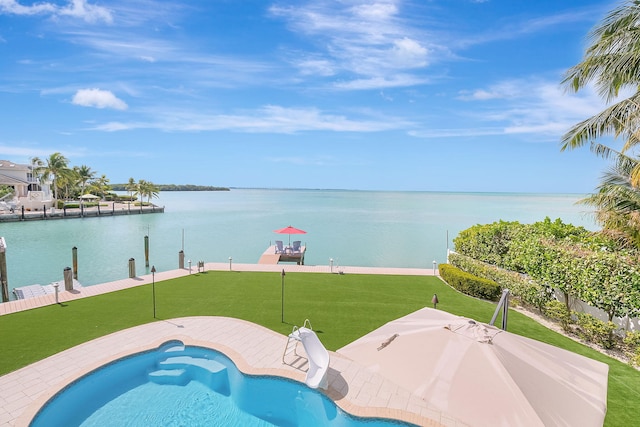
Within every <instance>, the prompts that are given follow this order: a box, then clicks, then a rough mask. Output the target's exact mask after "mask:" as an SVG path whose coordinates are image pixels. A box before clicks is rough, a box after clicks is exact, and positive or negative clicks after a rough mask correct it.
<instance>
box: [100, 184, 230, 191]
mask: <svg viewBox="0 0 640 427" xmlns="http://www.w3.org/2000/svg"><path fill="white" fill-rule="evenodd" d="M127 186H128V185H127V184H111V185H110V187H111V190H112V191H129V190H127ZM156 187H157V188H158V191H231V190H230V189H229V188H228V187H214V186H211V185H192V184H181V185H178V184H157V185H156Z"/></svg>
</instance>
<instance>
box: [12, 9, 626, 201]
mask: <svg viewBox="0 0 640 427" xmlns="http://www.w3.org/2000/svg"><path fill="white" fill-rule="evenodd" d="M616 4H617V3H615V2H608V1H601V0H599V1H594V0H562V1H558V0H536V1H518V0H412V1H400V0H398V1H394V0H387V1H385V0H369V1H359V0H342V1H328V0H311V1H306V0H300V1H267V0H261V1H256V0H243V1H236V0H203V1H196V0H184V1H182V2H177V1H153V0H114V1H108V0H104V1H94V0H73V1H63V0H59V1H47V0H44V1H38V2H32V1H27V0H0V70H1V72H0V103H1V105H2V114H1V115H0V117H1V118H0V158H2V159H6V160H11V161H14V162H23V163H27V162H28V161H29V159H30V158H32V157H34V156H39V157H47V156H48V155H49V154H51V153H53V152H61V153H62V154H64V155H65V156H66V157H67V158H68V159H69V160H70V163H71V165H75V166H80V165H88V166H90V167H91V168H92V169H93V170H94V171H96V172H97V173H98V174H105V175H107V177H108V178H109V179H110V180H111V182H112V183H119V182H126V181H127V180H128V179H129V177H133V178H134V179H136V180H138V179H146V180H149V181H152V182H154V183H156V184H169V183H174V184H200V185H216V186H231V187H275V188H283V187H284V188H336V189H362V190H411V191H413V190H417V191H490V192H494V191H497V192H560V193H588V192H592V191H593V190H594V188H595V186H596V185H597V184H598V181H599V177H600V175H601V174H602V172H603V171H604V170H605V169H606V167H607V163H606V162H605V161H604V160H602V159H600V158H597V157H596V156H595V155H593V154H592V153H590V152H589V150H588V148H587V147H585V148H584V149H578V150H574V151H570V152H560V148H559V142H560V138H561V135H562V134H563V133H564V132H565V131H566V130H567V129H568V128H569V127H570V126H572V125H573V124H575V123H577V122H578V121H580V120H582V119H585V118H587V117H589V116H591V115H592V114H595V113H596V112H598V111H600V110H601V109H602V108H603V107H604V104H603V102H602V101H601V100H600V99H599V98H598V96H597V95H596V93H595V92H594V91H593V90H590V89H589V88H587V89H585V90H583V91H581V92H580V93H578V94H570V93H567V92H566V91H565V90H564V88H563V87H561V85H560V82H561V80H562V76H563V74H564V72H565V71H566V70H567V69H568V68H569V67H571V66H573V65H575V64H576V63H577V62H579V61H580V60H581V58H582V55H583V52H584V49H585V47H586V43H587V33H588V31H589V30H590V29H591V28H592V27H593V26H594V25H595V24H596V23H597V22H598V21H600V20H601V19H602V17H603V16H604V15H605V14H606V13H607V12H608V11H609V10H611V9H612V8H613V7H614V6H615V5H616Z"/></svg>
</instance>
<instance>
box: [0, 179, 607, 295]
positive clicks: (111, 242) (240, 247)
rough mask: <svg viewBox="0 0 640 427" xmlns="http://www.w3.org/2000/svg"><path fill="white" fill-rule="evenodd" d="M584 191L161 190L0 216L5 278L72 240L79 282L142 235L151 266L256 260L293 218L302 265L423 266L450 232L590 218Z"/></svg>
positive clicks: (115, 268) (114, 273) (139, 263)
mask: <svg viewBox="0 0 640 427" xmlns="http://www.w3.org/2000/svg"><path fill="white" fill-rule="evenodd" d="M583 197H584V195H576V194H506V193H439V192H376V191H344V190H266V189H255V190H254V189H233V190H231V191H221V192H162V193H160V198H159V199H155V200H154V202H155V203H156V204H157V205H160V206H165V213H164V214H149V215H130V216H117V217H101V218H84V219H68V220H50V221H29V222H17V223H1V224H0V236H4V237H5V239H6V242H7V247H8V248H7V270H8V273H7V275H8V279H9V287H10V288H14V287H19V286H25V285H31V284H35V283H39V284H42V285H45V284H48V283H50V282H53V281H58V280H62V279H63V270H64V268H65V267H71V266H72V248H73V247H74V246H75V247H77V248H78V280H79V281H80V283H82V284H83V285H84V286H88V285H93V284H96V283H104V282H109V281H113V280H119V279H123V278H126V277H128V273H129V270H128V260H129V258H134V259H135V260H136V273H137V274H138V275H143V274H148V273H149V270H150V268H146V267H145V265H144V236H145V235H148V236H149V243H150V244H149V246H150V255H149V259H150V264H151V265H155V267H156V270H157V271H165V270H173V269H176V268H178V252H179V251H180V250H182V249H183V250H184V252H185V266H186V265H187V263H186V260H189V259H191V260H192V262H193V265H194V266H195V264H196V262H197V261H199V260H203V261H205V262H225V263H226V262H228V260H229V257H232V258H233V262H234V263H236V262H238V263H257V262H258V259H259V258H260V256H261V255H262V253H263V252H264V250H265V249H266V248H267V247H268V246H269V245H271V244H274V242H275V240H283V241H284V242H285V244H287V243H288V241H289V236H287V235H279V234H276V233H274V232H273V230H276V229H279V228H283V227H286V226H288V225H292V226H294V227H297V228H300V229H303V230H305V231H307V234H303V235H292V236H291V240H292V241H293V240H302V244H304V245H306V246H307V252H306V255H305V264H310V265H328V264H329V259H331V258H332V259H333V260H334V266H338V265H351V266H379V267H417V268H431V267H432V266H433V261H436V262H437V263H441V262H444V261H445V260H446V253H447V248H453V243H452V241H453V239H454V238H455V237H456V235H457V234H458V233H459V232H460V231H462V230H464V229H466V228H468V227H470V226H472V225H475V224H485V223H491V222H494V221H498V220H501V219H502V220H506V221H520V222H522V223H531V222H536V221H541V220H543V219H544V218H545V217H547V216H548V217H550V218H551V219H555V218H561V219H562V220H563V221H564V222H567V223H572V224H575V225H582V226H584V227H585V228H588V229H592V230H595V229H596V228H597V227H596V225H595V223H594V221H593V218H592V215H591V214H590V212H589V211H588V210H587V207H585V206H582V205H576V204H575V203H576V201H578V200H579V199H581V198H583Z"/></svg>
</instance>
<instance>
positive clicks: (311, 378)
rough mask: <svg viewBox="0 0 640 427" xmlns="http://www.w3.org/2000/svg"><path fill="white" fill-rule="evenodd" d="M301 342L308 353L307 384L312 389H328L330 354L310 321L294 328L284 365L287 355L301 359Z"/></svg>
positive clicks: (283, 359) (288, 343)
mask: <svg viewBox="0 0 640 427" xmlns="http://www.w3.org/2000/svg"><path fill="white" fill-rule="evenodd" d="M299 342H301V343H302V345H303V347H304V351H305V352H306V353H307V360H308V361H309V369H308V370H307V377H306V379H305V384H307V385H308V386H309V387H311V388H318V387H320V388H326V386H327V370H328V369H329V352H328V351H327V349H326V348H325V347H324V345H322V342H320V339H319V338H318V336H317V335H316V333H315V332H313V329H312V328H311V322H309V319H306V320H305V321H304V324H303V326H302V327H301V328H298V327H297V326H294V327H293V330H292V331H291V333H290V334H289V337H288V339H287V345H286V346H285V349H284V353H283V355H282V363H286V362H285V356H286V355H287V354H291V353H294V354H295V355H296V356H298V357H300V355H299V354H298V353H297V352H296V348H297V345H298V343H299Z"/></svg>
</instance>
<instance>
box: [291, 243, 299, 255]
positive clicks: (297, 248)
mask: <svg viewBox="0 0 640 427" xmlns="http://www.w3.org/2000/svg"><path fill="white" fill-rule="evenodd" d="M291 251H292V252H293V253H294V254H299V253H300V240H296V241H294V242H293V247H292V248H291Z"/></svg>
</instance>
